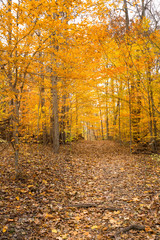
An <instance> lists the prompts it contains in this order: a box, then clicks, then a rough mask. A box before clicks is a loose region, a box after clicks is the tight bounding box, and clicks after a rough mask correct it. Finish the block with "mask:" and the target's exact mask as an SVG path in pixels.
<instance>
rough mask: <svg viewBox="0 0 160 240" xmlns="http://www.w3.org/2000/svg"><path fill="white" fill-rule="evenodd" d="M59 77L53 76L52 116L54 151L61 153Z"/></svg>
mask: <svg viewBox="0 0 160 240" xmlns="http://www.w3.org/2000/svg"><path fill="white" fill-rule="evenodd" d="M57 81H58V79H57V77H56V76H54V75H51V83H52V102H53V106H52V107H53V109H52V116H53V133H52V134H53V150H54V152H55V153H58V152H59V114H58V92H57Z"/></svg>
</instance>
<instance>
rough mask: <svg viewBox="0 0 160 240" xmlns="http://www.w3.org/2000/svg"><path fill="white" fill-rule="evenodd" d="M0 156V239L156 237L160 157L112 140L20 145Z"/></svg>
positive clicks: (158, 236)
mask: <svg viewBox="0 0 160 240" xmlns="http://www.w3.org/2000/svg"><path fill="white" fill-rule="evenodd" d="M20 156H21V157H20V166H21V169H22V170H23V173H22V175H21V176H20V177H19V179H18V180H15V179H14V164H13V157H12V150H11V149H10V148H9V149H5V150H4V151H3V152H2V153H1V156H0V161H1V167H2V168H1V176H0V180H1V198H0V208H1V217H0V223H1V229H0V231H1V232H0V236H1V237H0V239H13V240H14V239H15V240H21V239H27V240H28V239H33V240H34V239H46V240H48V239H55V240H56V239H57V240H62V239H67V240H74V239H75V240H76V239H78V240H80V239H92V240H93V239H102V240H105V239H126V240H128V239H136V240H137V239H150V240H152V239H153V240H154V239H155V240H156V239H157V240H158V239H160V197H159V195H160V162H159V158H158V157H154V158H152V157H150V156H146V155H131V154H130V153H129V150H128V149H127V148H125V147H122V146H120V145H119V144H118V143H114V142H111V141H92V142H89V141H82V142H78V143H72V144H71V145H65V146H62V147H61V150H60V154H59V155H57V156H55V155H54V154H53V153H52V151H51V148H49V147H42V146H40V147H37V146H36V145H34V146H33V145H30V146H29V145H23V146H22V148H21V153H20Z"/></svg>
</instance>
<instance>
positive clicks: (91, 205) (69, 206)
mask: <svg viewBox="0 0 160 240" xmlns="http://www.w3.org/2000/svg"><path fill="white" fill-rule="evenodd" d="M97 206H98V204H96V203H77V204H73V205H72V204H71V205H68V206H66V207H68V208H90V207H97Z"/></svg>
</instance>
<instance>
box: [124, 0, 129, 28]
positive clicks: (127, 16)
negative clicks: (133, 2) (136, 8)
mask: <svg viewBox="0 0 160 240" xmlns="http://www.w3.org/2000/svg"><path fill="white" fill-rule="evenodd" d="M123 4H124V12H125V20H126V31H128V30H129V14H128V7H127V1H126V0H123Z"/></svg>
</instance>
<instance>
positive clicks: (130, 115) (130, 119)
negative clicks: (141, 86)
mask: <svg viewBox="0 0 160 240" xmlns="http://www.w3.org/2000/svg"><path fill="white" fill-rule="evenodd" d="M128 96H129V137H130V141H129V145H130V152H132V105H131V90H130V83H129V79H128Z"/></svg>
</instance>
